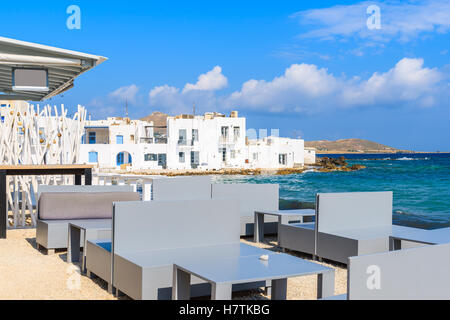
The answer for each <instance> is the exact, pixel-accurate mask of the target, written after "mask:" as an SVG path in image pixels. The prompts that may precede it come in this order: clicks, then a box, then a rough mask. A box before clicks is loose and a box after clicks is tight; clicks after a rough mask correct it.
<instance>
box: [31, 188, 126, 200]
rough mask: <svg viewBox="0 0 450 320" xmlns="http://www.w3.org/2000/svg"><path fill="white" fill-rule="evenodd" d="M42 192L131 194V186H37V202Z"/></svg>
mask: <svg viewBox="0 0 450 320" xmlns="http://www.w3.org/2000/svg"><path fill="white" fill-rule="evenodd" d="M44 192H52V193H57V192H90V193H94V192H133V186H74V185H64V186H54V185H53V186H47V185H39V186H38V190H37V194H38V200H39V198H40V196H41V193H44Z"/></svg>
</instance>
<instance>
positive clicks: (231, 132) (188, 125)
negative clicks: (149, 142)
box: [167, 112, 246, 169]
mask: <svg viewBox="0 0 450 320" xmlns="http://www.w3.org/2000/svg"><path fill="white" fill-rule="evenodd" d="M245 132H246V128H245V118H239V117H238V114H237V112H232V114H231V116H230V117H226V116H224V115H223V114H219V113H206V114H205V115H204V116H191V115H182V116H177V117H168V118H167V151H168V153H167V166H168V168H170V169H192V168H201V169H221V168H241V167H243V165H244V163H245V157H246V152H245V150H246V144H245Z"/></svg>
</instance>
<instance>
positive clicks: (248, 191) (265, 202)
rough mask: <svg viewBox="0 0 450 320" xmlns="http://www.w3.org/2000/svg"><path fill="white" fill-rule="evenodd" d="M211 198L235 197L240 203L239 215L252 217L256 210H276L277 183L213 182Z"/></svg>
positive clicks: (277, 203) (277, 201)
mask: <svg viewBox="0 0 450 320" xmlns="http://www.w3.org/2000/svg"><path fill="white" fill-rule="evenodd" d="M212 198H213V199H229V200H231V199H235V200H239V203H240V209H239V211H240V215H241V216H249V217H254V214H255V211H256V210H278V208H279V186H278V185H277V184H245V183H244V184H241V183H239V184H213V185H212Z"/></svg>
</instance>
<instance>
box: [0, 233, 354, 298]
mask: <svg viewBox="0 0 450 320" xmlns="http://www.w3.org/2000/svg"><path fill="white" fill-rule="evenodd" d="M35 235H36V231H35V229H24V230H10V231H8V239H7V240H0V284H1V285H0V300H114V299H115V297H114V296H113V295H110V294H108V292H107V291H106V283H104V282H103V281H102V280H100V279H89V278H88V277H86V276H81V277H79V276H78V273H76V268H75V267H74V265H71V264H70V265H69V264H67V263H66V252H59V253H58V252H57V253H56V254H55V255H53V256H47V255H45V254H43V253H42V252H40V251H38V250H37V249H36V241H35ZM274 241H275V238H274V237H273V238H271V237H266V241H265V242H264V243H261V244H255V243H253V242H252V241H247V240H242V242H244V243H247V244H250V245H257V246H258V247H262V248H267V249H270V250H274V251H280V249H279V248H278V247H277V246H276V244H275V242H274ZM289 254H293V255H296V256H299V257H301V258H304V259H308V260H310V259H311V257H310V256H306V255H301V254H298V253H293V252H289ZM322 264H323V265H326V266H329V267H332V268H334V269H335V271H336V292H335V293H336V294H342V293H346V291H347V270H346V269H345V268H344V267H343V266H341V265H335V264H329V263H322ZM316 285H317V276H306V277H298V278H292V279H289V280H288V299H289V300H305V299H315V298H316V290H317V288H316ZM267 298H268V297H266V296H264V294H263V292H262V291H247V292H240V293H236V294H233V299H267ZM121 299H126V297H121Z"/></svg>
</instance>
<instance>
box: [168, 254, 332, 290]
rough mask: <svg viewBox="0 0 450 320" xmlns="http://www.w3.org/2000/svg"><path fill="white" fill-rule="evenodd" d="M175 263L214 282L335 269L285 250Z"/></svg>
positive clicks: (259, 279)
mask: <svg viewBox="0 0 450 320" xmlns="http://www.w3.org/2000/svg"><path fill="white" fill-rule="evenodd" d="M175 265H176V266H177V267H178V268H180V269H181V270H183V271H186V272H188V273H191V274H193V275H195V276H197V277H199V278H202V279H204V280H206V281H209V282H213V283H220V284H225V283H232V284H236V283H247V282H253V281H263V280H276V279H284V278H292V277H299V276H306V275H312V274H320V273H326V272H333V269H331V268H328V267H325V266H322V265H320V264H318V263H314V262H310V261H306V260H303V259H300V258H297V257H294V256H290V255H287V254H284V253H279V254H273V255H270V256H269V260H267V261H264V260H261V259H260V257H259V256H247V257H232V258H223V259H208V260H206V261H198V260H196V259H191V260H190V261H186V260H184V261H177V260H175Z"/></svg>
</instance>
